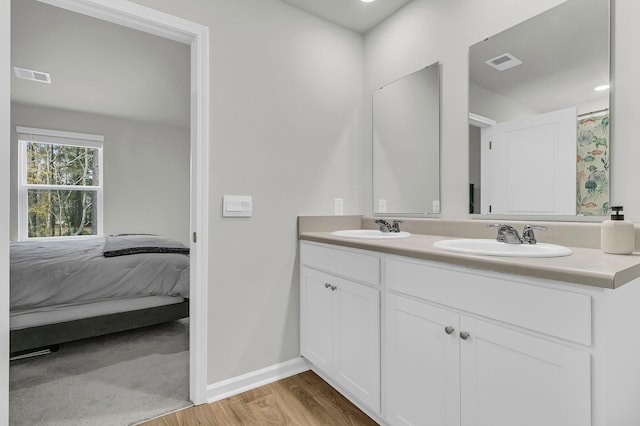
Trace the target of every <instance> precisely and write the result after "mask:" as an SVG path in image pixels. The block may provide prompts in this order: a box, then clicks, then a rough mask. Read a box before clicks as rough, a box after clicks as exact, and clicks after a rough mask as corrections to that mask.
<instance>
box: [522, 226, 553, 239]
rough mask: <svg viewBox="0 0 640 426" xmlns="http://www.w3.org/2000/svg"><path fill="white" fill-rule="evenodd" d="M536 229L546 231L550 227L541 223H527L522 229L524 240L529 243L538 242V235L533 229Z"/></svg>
mask: <svg viewBox="0 0 640 426" xmlns="http://www.w3.org/2000/svg"><path fill="white" fill-rule="evenodd" d="M534 229H536V230H538V231H546V230H547V229H548V228H547V227H546V226H539V225H529V224H527V225H525V226H524V229H523V230H522V242H523V243H527V244H536V243H537V242H538V241H537V240H536V236H535V234H534V233H533V230H534Z"/></svg>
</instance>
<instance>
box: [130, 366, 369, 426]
mask: <svg viewBox="0 0 640 426" xmlns="http://www.w3.org/2000/svg"><path fill="white" fill-rule="evenodd" d="M187 425H188V426H192V425H211V426H217V425H224V426H227V425H228V426H232V425H305V426H307V425H309V426H314V425H354V426H355V425H364V426H368V425H371V426H374V425H377V423H376V422H374V421H373V420H372V419H371V418H369V417H368V416H367V415H366V414H364V413H363V412H362V411H360V410H359V409H358V408H357V407H356V406H354V405H353V404H352V403H351V402H349V401H348V400H347V399H346V398H345V397H344V396H342V395H341V394H340V393H338V391H336V390H335V389H333V388H332V387H331V386H329V385H328V384H327V383H326V382H325V381H324V380H322V379H321V378H320V377H318V376H317V375H316V374H315V373H313V372H311V371H306V372H304V373H301V374H298V375H295V376H292V377H288V378H286V379H283V380H279V381H277V382H274V383H271V384H268V385H266V386H262V387H260V388H257V389H253V390H250V391H248V392H245V393H242V394H240V395H236V396H232V397H231V398H227V399H223V400H221V401H218V402H214V403H212V404H204V405H199V406H197V407H191V408H187V409H185V410H181V411H178V412H175V413H172V414H169V415H166V416H164V417H160V418H157V419H154V420H151V421H149V422H146V423H143V424H142V425H141V426H187Z"/></svg>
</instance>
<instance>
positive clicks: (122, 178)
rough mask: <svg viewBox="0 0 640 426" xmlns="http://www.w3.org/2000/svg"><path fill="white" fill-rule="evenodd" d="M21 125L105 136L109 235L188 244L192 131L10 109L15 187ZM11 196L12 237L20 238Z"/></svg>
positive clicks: (20, 106) (35, 108)
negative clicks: (160, 238)
mask: <svg viewBox="0 0 640 426" xmlns="http://www.w3.org/2000/svg"><path fill="white" fill-rule="evenodd" d="M16 126H27V127H36V128H44V129H52V130H62V131H70V132H80V133H93V134H100V135H104V137H105V138H104V145H103V147H104V149H103V152H104V171H103V178H104V232H105V235H110V234H118V233H156V234H163V235H167V236H168V237H170V238H172V239H175V240H178V241H180V242H182V243H183V244H186V245H189V152H190V141H189V129H188V128H183V127H175V126H167V125H163V124H157V123H145V122H140V121H132V120H125V119H121V118H116V117H107V116H103V115H97V114H87V113H79V112H71V111H65V110H60V109H55V108H47V107H39V106H33V105H24V104H13V105H12V107H11V129H12V130H13V131H12V132H11V151H12V152H11V158H12V163H11V188H17V185H18V182H17V179H18V171H17V162H18V150H17V145H18V143H17V134H16V132H15V128H16ZM17 197H18V195H17V191H16V190H14V191H12V192H11V238H12V239H17V236H18V203H17Z"/></svg>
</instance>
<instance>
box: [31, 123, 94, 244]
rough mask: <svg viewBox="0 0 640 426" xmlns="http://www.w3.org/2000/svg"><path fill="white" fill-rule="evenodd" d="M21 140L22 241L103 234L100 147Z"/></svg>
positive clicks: (43, 139) (52, 140) (74, 142)
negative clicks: (26, 239)
mask: <svg viewBox="0 0 640 426" xmlns="http://www.w3.org/2000/svg"><path fill="white" fill-rule="evenodd" d="M21 136H22V137H21V138H19V140H20V145H21V156H22V158H21V161H20V164H21V170H20V172H21V179H20V182H21V185H20V195H21V207H22V208H21V212H20V216H21V220H22V223H21V231H22V237H23V238H22V239H25V238H43V237H45V238H46V237H73V236H83V235H100V234H101V220H102V218H101V210H102V209H101V204H102V185H101V182H100V163H101V154H102V153H101V151H102V147H101V143H100V144H99V146H96V145H97V144H96V143H95V142H91V143H90V144H87V145H83V144H82V140H78V139H73V140H72V141H71V140H69V142H68V143H67V144H65V142H67V141H66V140H64V139H63V138H59V137H56V138H51V137H33V135H30V136H31V137H24V136H25V135H24V134H23V135H21Z"/></svg>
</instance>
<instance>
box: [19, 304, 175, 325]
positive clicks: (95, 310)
mask: <svg viewBox="0 0 640 426" xmlns="http://www.w3.org/2000/svg"><path fill="white" fill-rule="evenodd" d="M183 301H184V298H183V297H180V296H177V297H172V296H145V297H137V298H129V299H112V300H103V301H99V302H92V303H82V304H67V305H57V306H49V307H40V308H27V309H18V310H14V311H12V312H11V316H10V329H11V330H21V329H24V328H29V327H37V326H40V325H46V324H57V323H61V322H67V321H74V320H78V319H84V318H91V317H96V316H100V315H109V314H117V313H121V312H129V311H135V310H139V309H146V308H153V307H157V306H166V305H172V304H175V303H181V302H183Z"/></svg>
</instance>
